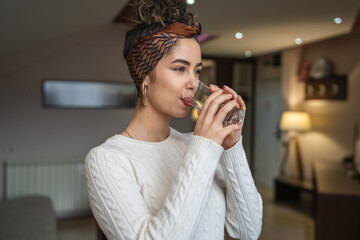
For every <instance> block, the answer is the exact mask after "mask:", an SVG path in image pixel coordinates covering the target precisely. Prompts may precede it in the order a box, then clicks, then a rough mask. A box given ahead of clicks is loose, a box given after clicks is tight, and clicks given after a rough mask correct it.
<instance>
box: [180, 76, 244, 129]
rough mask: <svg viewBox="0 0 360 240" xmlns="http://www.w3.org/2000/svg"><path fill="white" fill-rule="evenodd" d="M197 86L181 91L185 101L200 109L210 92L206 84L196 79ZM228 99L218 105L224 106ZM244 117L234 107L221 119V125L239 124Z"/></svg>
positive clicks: (240, 111) (242, 112)
mask: <svg viewBox="0 0 360 240" xmlns="http://www.w3.org/2000/svg"><path fill="white" fill-rule="evenodd" d="M196 85H197V86H196V87H195V89H194V90H193V91H191V90H184V91H183V92H182V98H183V100H184V101H185V102H187V103H189V104H190V105H191V106H193V107H194V108H196V109H199V110H201V109H202V107H203V105H204V102H205V100H206V99H207V98H208V96H210V94H211V93H212V92H211V91H210V89H209V87H208V86H206V84H205V83H203V82H202V81H200V80H198V82H197V84H196ZM229 101H230V100H228V101H225V102H224V103H222V104H220V107H222V106H224V105H225V104H226V103H227V102H229ZM243 119H244V111H243V110H241V109H239V108H237V107H234V108H233V109H232V110H231V111H230V112H228V114H227V115H226V117H225V119H224V121H223V127H226V126H228V125H231V124H240V123H241V122H242V121H243Z"/></svg>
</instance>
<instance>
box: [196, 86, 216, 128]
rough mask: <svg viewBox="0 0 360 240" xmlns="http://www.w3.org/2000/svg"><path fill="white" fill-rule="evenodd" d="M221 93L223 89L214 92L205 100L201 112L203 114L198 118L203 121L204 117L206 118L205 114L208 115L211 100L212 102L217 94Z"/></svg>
mask: <svg viewBox="0 0 360 240" xmlns="http://www.w3.org/2000/svg"><path fill="white" fill-rule="evenodd" d="M221 94H222V91H221V90H219V91H216V92H213V93H212V94H211V95H210V96H209V97H208V98H207V99H206V100H205V102H204V105H203V107H202V109H201V113H202V114H200V115H199V118H198V120H200V121H202V119H203V118H204V116H205V115H207V114H206V112H207V109H208V107H209V105H210V104H211V102H212V101H213V100H214V99H215V98H216V97H217V96H220V95H221Z"/></svg>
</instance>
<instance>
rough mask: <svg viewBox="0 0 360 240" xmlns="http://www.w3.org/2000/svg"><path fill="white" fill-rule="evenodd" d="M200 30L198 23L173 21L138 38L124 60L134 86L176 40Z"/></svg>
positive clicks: (190, 35)
mask: <svg viewBox="0 0 360 240" xmlns="http://www.w3.org/2000/svg"><path fill="white" fill-rule="evenodd" d="M200 32H201V25H200V23H195V24H193V25H191V26H189V25H186V24H184V23H178V22H175V23H172V24H170V25H168V26H167V27H166V28H164V29H162V30H160V31H158V32H155V33H153V34H151V35H149V36H146V37H144V38H142V39H140V41H139V42H138V43H137V44H136V45H135V47H133V48H131V50H130V51H129V53H128V54H127V56H126V62H127V65H128V67H129V71H130V74H131V77H132V79H133V80H134V82H135V84H136V87H138V88H139V87H140V85H141V83H142V81H143V80H144V78H145V77H146V76H147V75H148V74H149V73H150V72H151V71H152V70H153V69H154V68H155V66H156V64H157V63H158V62H159V61H160V59H161V58H162V56H163V55H164V54H165V53H167V52H168V51H169V49H170V48H171V47H172V46H174V45H175V43H176V41H177V40H179V39H181V38H184V37H185V38H190V37H195V36H197V35H199V34H200Z"/></svg>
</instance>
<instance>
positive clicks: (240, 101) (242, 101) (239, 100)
mask: <svg viewBox="0 0 360 240" xmlns="http://www.w3.org/2000/svg"><path fill="white" fill-rule="evenodd" d="M237 102H238V103H239V105H240V109H241V110H243V111H244V113H245V111H246V105H245V102H244V100H243V99H242V98H241V97H240V95H239V96H238V97H237Z"/></svg>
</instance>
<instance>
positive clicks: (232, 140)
mask: <svg viewBox="0 0 360 240" xmlns="http://www.w3.org/2000/svg"><path fill="white" fill-rule="evenodd" d="M223 89H224V91H225V92H226V93H228V94H231V95H232V99H236V102H237V103H238V106H237V107H238V108H240V109H241V110H243V111H244V119H245V113H246V106H245V102H244V100H243V99H242V98H241V97H240V96H239V95H237V93H236V92H235V91H234V90H233V89H231V88H229V87H228V86H225V85H224V87H223ZM219 90H221V88H219V87H218V86H216V85H212V84H210V91H212V92H217V91H219ZM244 119H243V120H242V122H241V123H240V124H239V125H237V126H239V128H237V129H234V131H232V132H231V133H230V134H229V135H227V136H226V137H225V139H224V141H223V143H222V144H221V145H222V147H223V148H224V149H225V150H227V149H229V148H231V147H233V146H234V145H235V144H236V143H237V142H238V141H239V140H240V137H241V132H242V127H243V125H244Z"/></svg>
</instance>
